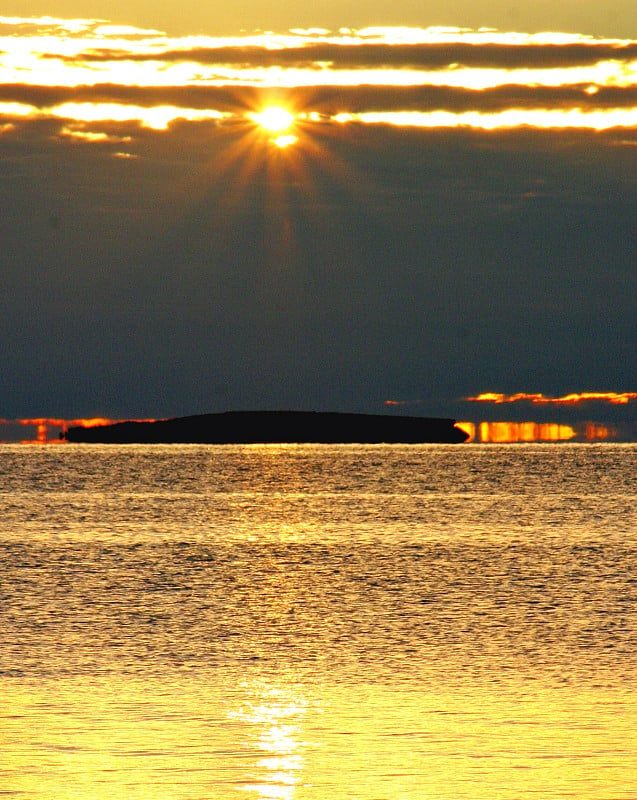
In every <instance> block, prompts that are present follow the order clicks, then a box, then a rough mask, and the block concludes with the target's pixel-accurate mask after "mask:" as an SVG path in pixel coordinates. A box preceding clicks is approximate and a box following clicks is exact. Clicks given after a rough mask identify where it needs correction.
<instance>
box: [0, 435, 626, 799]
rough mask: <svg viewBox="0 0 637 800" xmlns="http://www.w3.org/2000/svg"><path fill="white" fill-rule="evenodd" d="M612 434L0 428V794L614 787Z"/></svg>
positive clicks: (616, 518)
mask: <svg viewBox="0 0 637 800" xmlns="http://www.w3.org/2000/svg"><path fill="white" fill-rule="evenodd" d="M636 496H637V446H635V445H611V444H602V445H569V444H562V445H504V446H499V445H486V446H482V445H457V446H443V445H433V446H432V445H427V446H406V447H405V446H316V445H311V446H271V445H270V446H241V447H215V446H198V445H191V446H157V445H155V446H153V445H151V446H114V445H110V446H92V445H77V446H74V445H60V446H50V447H33V446H20V445H4V446H2V447H0V514H1V516H0V597H1V605H0V609H1V615H2V616H1V620H0V623H1V625H0V691H1V695H0V697H1V699H2V702H1V704H0V797H9V798H17V799H18V800H71V799H72V798H77V799H78V800H80V799H81V800H229V799H230V798H233V799H234V800H249V799H251V800H327V799H328V798H330V799H332V798H333V800H522V799H524V800H526V799H527V798H529V799H530V798H534V799H536V800H554V799H556V798H560V800H561V799H563V798H577V800H635V798H637V733H636V731H637V699H636V697H637V696H636V689H635V687H636V686H637V625H636V613H635V611H636V605H637V510H636V503H635V498H636Z"/></svg>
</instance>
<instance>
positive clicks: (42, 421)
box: [0, 417, 160, 444]
mask: <svg viewBox="0 0 637 800" xmlns="http://www.w3.org/2000/svg"><path fill="white" fill-rule="evenodd" d="M159 421H160V420H159V419H110V418H108V417H82V418H79V419H62V418H61V417H21V418H18V419H0V425H19V426H22V427H27V428H29V427H34V428H35V429H36V438H35V439H21V440H20V443H21V444H52V443H55V442H60V441H62V440H61V439H60V438H59V437H57V436H56V437H55V438H53V439H49V438H48V434H49V428H59V429H60V431H61V432H62V433H64V432H65V431H66V430H68V428H72V427H82V428H96V427H98V426H100V425H115V424H116V423H118V422H159ZM0 441H1V440H0Z"/></svg>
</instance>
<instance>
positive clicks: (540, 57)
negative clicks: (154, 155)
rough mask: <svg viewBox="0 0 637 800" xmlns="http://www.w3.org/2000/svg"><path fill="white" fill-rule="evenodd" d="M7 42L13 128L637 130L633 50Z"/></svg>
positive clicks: (44, 29)
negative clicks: (295, 124)
mask: <svg viewBox="0 0 637 800" xmlns="http://www.w3.org/2000/svg"><path fill="white" fill-rule="evenodd" d="M0 30H1V31H2V32H4V33H5V34H6V33H7V32H8V33H9V34H10V35H5V36H3V37H2V38H1V39H0V51H1V52H0V79H1V83H0V113H1V114H2V115H3V116H4V117H5V120H8V121H10V122H11V121H12V119H11V118H13V117H15V118H16V120H19V119H20V118H22V119H24V118H28V117H31V116H35V117H37V116H40V117H41V116H43V115H44V116H53V117H57V118H64V119H70V120H73V119H76V121H78V122H82V123H87V122H89V121H96V120H99V119H102V120H108V119H111V118H113V119H115V120H123V119H128V118H130V119H131V120H134V119H139V120H140V121H142V122H143V123H144V124H148V125H150V126H151V127H157V126H160V127H163V126H165V125H166V124H169V123H170V121H171V120H172V119H177V118H180V117H181V118H185V119H221V118H224V119H230V120H232V119H242V118H244V117H245V114H246V113H247V112H249V111H250V110H253V109H254V108H255V107H258V106H260V105H263V103H264V102H273V101H274V102H281V103H285V104H287V105H290V106H291V107H292V108H293V110H294V111H296V112H297V113H299V114H302V115H306V116H310V115H313V116H312V119H313V121H314V122H319V121H329V120H336V121H344V120H346V119H347V120H348V121H352V119H353V120H356V121H359V122H368V123H369V122H388V123H391V124H397V125H401V124H403V122H404V123H405V124H409V125H419V124H422V125H423V126H424V127H431V126H436V125H441V126H446V125H455V124H459V125H469V126H476V127H481V122H482V121H481V119H480V115H483V114H484V115H489V120H485V127H494V126H495V127H498V125H499V124H500V122H501V125H502V127H510V126H516V125H531V126H534V125H535V124H537V127H591V128H596V129H603V128H608V127H615V126H619V127H633V126H634V125H635V124H636V119H635V115H636V113H637V112H636V109H637V42H634V41H630V40H609V39H594V38H592V37H585V36H581V37H580V36H577V35H574V34H564V35H562V34H550V35H549V34H545V35H534V36H533V35H529V36H525V35H523V34H507V33H500V32H497V31H469V30H460V29H440V28H435V29H391V28H388V29H368V30H366V31H352V30H344V31H341V32H339V33H337V34H332V33H328V32H317V31H296V32H293V33H287V34H285V35H278V36H277V35H269V36H268V35H264V34H260V35H256V36H248V35H246V36H245V37H233V38H231V39H227V40H222V39H219V38H218V37H217V38H206V37H183V38H182V39H175V38H174V37H173V38H169V37H167V36H164V35H161V34H159V33H158V32H154V31H145V30H137V29H135V28H122V27H118V26H108V25H106V24H104V23H103V22H101V21H96V20H75V21H63V20H50V19H42V20H39V21H38V20H32V21H28V22H27V21H25V20H22V19H19V18H16V19H13V20H11V19H8V18H0ZM16 34H18V35H16ZM87 104H89V105H93V106H95V107H96V108H95V109H94V110H93V111H90V112H89V111H88V110H87V108H86V105H87ZM114 106H122V107H125V109H124V108H122V109H120V110H115V109H114V108H113V107H114ZM157 107H161V109H162V111H161V113H155V114H154V116H153V115H148V114H146V113H145V112H144V110H143V109H153V108H157ZM170 109H172V111H171V110H170ZM431 112H444V114H443V115H438V116H437V117H435V116H434V117H432V116H431ZM536 112H540V114H539V116H538V114H537V113H536ZM562 113H564V114H565V116H564V118H563V119H560V114H562ZM383 114H385V115H387V116H386V117H385V118H383V117H382V115H383ZM407 114H409V115H410V116H407ZM372 115H376V116H375V117H372ZM378 115H381V116H380V117H379V116H378ZM397 115H398V116H397ZM454 115H459V116H458V119H457V120H454V118H453V117H454ZM494 115H496V119H494ZM497 115H501V116H500V118H499V119H498V118H497ZM158 120H159V121H158ZM13 121H15V120H13Z"/></svg>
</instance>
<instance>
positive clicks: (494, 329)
mask: <svg viewBox="0 0 637 800" xmlns="http://www.w3.org/2000/svg"><path fill="white" fill-rule="evenodd" d="M30 24H31V25H33V29H37V30H38V31H41V30H42V29H44V28H46V29H47V30H48V31H49V33H50V32H51V30H58V28H56V25H57V23H55V22H54V21H53V22H51V21H48V22H46V23H44V22H40V23H38V24H37V25H36V24H35V23H30ZM82 24H83V25H84V27H82V25H80V23H79V22H78V23H77V25H75V26H74V25H71V24H69V25H67V28H70V29H74V30H75V31H76V32H75V33H73V34H72V35H71V36H70V37H66V38H67V39H68V41H65V40H63V38H62V37H60V39H59V41H58V42H57V47H58V49H59V54H61V57H60V59H58V60H56V59H50V58H46V59H42V58H40V56H39V55H38V54H37V53H38V52H40V51H42V52H44V47H43V46H41V45H42V43H41V42H40V43H39V44H38V47H40V51H37V47H36V42H35V41H32V42H27V43H26V44H27V45H28V47H27V49H26V50H22V51H21V53H18V52H15V53H14V57H15V59H17V61H18V62H20V64H21V65H22V67H21V69H20V70H19V71H18V70H17V69H16V71H15V73H14V76H13V79H12V80H11V81H10V82H7V83H6V84H5V85H4V86H2V87H0V111H2V112H3V113H2V116H1V117H0V158H1V159H2V163H3V170H2V175H1V176H0V188H1V190H2V191H1V192H0V212H1V213H0V235H1V236H2V242H3V255H2V267H3V268H2V271H1V272H0V336H2V341H3V345H4V346H3V348H2V353H1V354H0V374H2V382H3V383H2V385H3V398H2V400H3V404H4V405H3V408H2V416H3V417H5V418H11V419H14V418H18V417H21V418H25V417H33V418H35V417H40V416H46V417H48V416H60V417H86V416H90V415H95V416H99V415H106V416H109V417H113V418H125V417H130V416H134V417H149V416H153V417H156V416H162V417H163V416H172V415H177V414H185V413H197V412H204V411H215V410H224V409H227V408H245V407H253V408H254V407H299V408H324V409H328V408H329V409H334V408H340V409H343V410H348V409H349V410H368V411H380V410H382V409H383V403H384V400H385V399H386V398H387V397H398V398H402V397H418V398H422V399H423V400H424V401H425V402H424V403H423V406H422V410H423V413H441V414H444V413H447V412H448V411H449V408H450V403H451V399H453V398H459V397H466V396H473V395H476V394H477V393H478V392H480V391H482V390H483V388H485V387H486V388H490V387H494V389H495V390H497V391H501V392H507V393H509V394H513V393H515V392H518V391H520V390H522V389H524V390H526V389H527V388H528V387H533V388H535V387H537V391H542V392H544V393H546V394H551V395H554V396H561V395H564V394H566V393H568V392H570V391H572V390H573V387H578V388H581V387H584V388H592V389H595V388H601V389H604V390H608V389H609V387H610V388H612V389H617V390H620V391H623V390H625V389H626V387H628V388H633V387H630V386H629V383H630V379H631V376H632V375H634V374H635V368H636V367H637V363H636V362H635V354H634V352H633V350H634V348H633V346H632V343H633V342H634V341H635V337H636V336H637V329H636V328H635V315H634V302H633V298H634V296H635V290H636V289H637V286H636V285H635V280H636V279H635V271H634V264H635V256H636V255H637V254H636V253H635V244H634V236H633V227H634V218H635V213H636V212H637V184H635V180H634V177H633V176H634V163H633V162H634V149H633V147H632V146H629V145H633V144H634V143H635V142H637V135H636V134H635V127H632V128H631V127H624V128H622V129H621V130H619V129H612V128H610V129H607V130H601V131H599V132H598V131H594V130H592V128H591V129H582V130H576V129H575V128H570V129H569V128H565V129H561V128H559V126H557V125H556V126H554V127H551V128H547V129H544V128H541V127H540V125H539V124H537V123H536V124H531V123H533V120H537V119H539V118H538V117H533V116H531V112H534V111H536V110H540V111H542V110H544V111H552V112H556V113H557V112H560V113H561V112H564V111H573V109H582V110H586V111H588V112H603V111H617V109H619V110H627V111H631V109H632V108H633V107H634V99H635V85H634V83H631V81H632V78H631V77H630V71H629V72H628V73H626V72H622V70H621V69H619V67H617V65H616V64H615V65H612V66H609V67H607V68H605V69H606V72H604V71H603V70H602V72H596V73H595V74H596V75H597V76H598V77H599V81H600V82H599V84H597V85H595V86H594V87H593V88H594V91H591V84H589V83H587V82H576V83H569V82H566V83H564V84H562V83H561V82H560V80H557V78H558V76H557V74H555V73H554V72H550V74H549V75H547V76H545V79H544V80H543V81H541V82H539V83H538V84H537V85H535V83H534V82H532V81H528V82H517V83H514V84H512V83H507V82H502V81H503V80H505V79H506V78H507V77H510V74H509V71H507V70H505V72H503V73H502V74H501V75H500V73H498V76H496V78H494V80H493V81H491V84H493V85H488V86H486V87H485V88H482V89H478V88H476V87H475V86H474V85H473V84H472V83H471V82H469V81H465V78H466V77H467V74H465V73H464V71H463V69H453V70H447V71H439V72H438V73H436V74H437V75H438V78H439V79H440V81H441V82H440V83H439V84H437V85H434V84H432V82H431V80H430V78H431V72H430V71H429V70H428V69H420V68H419V69H417V70H416V71H415V72H413V69H412V68H413V66H414V65H413V63H412V64H410V66H408V67H405V69H400V70H398V69H396V70H394V67H396V66H397V65H398V64H399V63H404V62H401V61H400V60H399V58H402V59H404V58H405V55H404V53H402V54H401V53H400V52H398V53H397V60H396V63H395V64H394V65H393V67H392V70H390V73H389V74H386V73H385V71H384V70H383V69H378V70H375V71H373V77H374V79H375V80H376V79H377V82H376V83H375V84H365V83H362V82H361V81H360V75H359V80H358V82H357V83H352V84H338V83H335V80H336V78H335V75H336V73H338V72H339V70H332V69H321V70H317V69H315V68H314V67H313V68H312V70H310V71H307V70H306V71H304V72H303V73H302V74H298V73H295V72H294V70H293V69H292V70H291V72H290V69H289V65H288V66H286V67H285V68H284V69H281V70H279V72H278V73H274V72H268V71H267V70H266V72H254V73H246V72H245V71H243V67H242V68H241V69H240V70H237V71H236V72H227V73H225V74H221V72H220V71H219V70H218V69H217V65H213V66H214V71H211V72H210V73H208V72H205V69H204V68H205V64H203V62H200V63H199V64H198V65H196V66H195V67H193V66H192V64H194V63H195V62H189V63H187V64H185V66H184V64H183V63H182V62H177V61H175V62H163V64H164V67H165V68H162V69H158V67H157V64H154V63H151V64H148V65H146V64H145V62H144V61H143V60H142V61H141V62H139V63H136V62H135V63H133V67H131V65H130V63H129V62H122V64H120V66H119V67H117V65H116V66H113V65H112V64H111V63H110V62H99V61H95V62H93V63H92V67H91V69H90V70H89V69H86V64H85V62H83V61H82V58H81V54H85V53H86V52H88V45H87V41H86V40H87V38H91V37H92V41H91V46H92V47H95V46H99V47H100V48H102V47H103V46H104V37H106V38H107V42H110V41H111V39H110V38H109V37H112V39H113V42H112V45H113V47H114V49H116V50H118V51H119V52H127V51H130V52H132V53H138V52H141V51H140V50H138V49H137V48H138V46H141V45H142V44H143V48H144V52H146V51H149V50H151V49H152V50H153V52H155V53H162V52H167V51H168V50H171V51H174V50H175V49H176V48H175V47H174V46H173V43H167V42H166V41H165V39H166V37H161V36H157V35H156V34H155V33H152V32H151V33H147V32H140V34H139V36H137V34H136V33H135V32H132V33H131V32H130V31H128V32H127V33H126V34H125V35H124V34H123V33H122V32H121V31H118V32H113V33H112V34H111V33H109V32H108V31H107V32H106V33H103V34H102V35H101V38H99V37H97V36H96V35H95V31H96V29H97V25H98V23H96V22H85V23H82ZM100 24H102V25H103V23H100ZM38 25H39V27H38ZM61 29H62V27H61V25H60V26H59V30H61ZM357 35H358V34H357ZM404 35H406V34H405V33H404V32H403V36H404ZM419 35H421V36H422V35H424V34H422V32H420V33H419ZM462 35H463V34H461V33H458V32H456V33H454V36H456V38H461V37H462ZM467 35H468V34H467ZM490 35H491V38H492V39H493V38H494V37H495V34H494V33H492V34H490ZM373 36H376V34H372V33H368V34H365V35H359V36H358V38H359V39H361V40H363V41H367V40H368V39H370V38H372V37H373ZM24 38H26V39H28V38H29V37H28V36H26V37H24ZM36 38H37V37H36ZM300 38H302V41H303V42H306V43H307V44H308V46H309V47H311V46H313V43H312V37H311V36H310V35H305V34H304V35H303V36H301V35H300V34H299V35H296V36H292V41H293V42H294V43H295V44H294V45H293V46H294V48H296V50H300V49H302V48H300V47H299V39H300ZM377 38H378V37H377ZM115 40H116V41H115ZM123 40H125V42H124V43H123ZM151 40H152V41H151ZM286 42H287V40H285V41H283V42H279V44H282V45H283V51H282V50H281V49H279V50H276V51H273V54H268V58H275V57H276V58H277V59H278V62H277V63H278V64H279V65H280V64H282V63H283V61H282V59H283V58H284V57H282V55H281V53H282V52H285V50H286V48H287V47H289V46H290V45H289V43H288V44H286ZM140 43H141V44H140ZM24 44H25V43H24V42H21V46H23V45H24ZM115 44H116V45H117V47H115ZM492 44H493V42H491V45H492ZM536 44H537V45H538V46H539V44H540V43H537V42H536ZM580 44H582V45H583V46H588V45H587V43H586V42H581V43H580ZM9 45H10V46H11V47H14V48H16V47H17V43H16V42H14V41H12V42H9V43H8V44H7V41H6V39H5V40H4V41H3V42H1V43H0V49H3V50H4V51H5V52H8V48H9ZM169 45H170V46H169ZM328 45H329V47H332V48H334V49H336V45H335V44H334V43H332V42H326V43H324V44H323V45H321V46H325V47H327V46H328ZM488 45H489V42H482V43H481V42H480V41H477V42H476V43H472V44H471V46H472V47H473V46H475V47H478V48H481V47H487V46H488ZM317 46H318V44H317ZM338 46H339V47H340V46H344V45H338ZM357 46H358V45H357ZM393 46H394V45H389V44H388V45H387V46H386V47H385V49H386V50H388V49H389V50H391V47H393ZM419 46H420V45H419ZM523 46H527V45H520V47H523ZM556 46H557V45H556V44H555V43H553V44H552V45H551V47H553V48H554V49H555V47H556ZM569 46H570V45H569ZM590 46H591V47H593V45H592V44H591V45H590ZM604 46H607V45H604ZM250 47H253V45H250ZM347 47H348V48H349V49H350V50H354V49H355V48H354V47H353V46H352V47H350V45H347ZM547 47H548V45H547ZM47 48H48V49H47V50H46V52H47V53H48V54H49V55H54V53H53V52H52V47H51V39H50V37H49V39H48V41H47ZM189 48H190V49H192V48H195V49H197V48H198V52H199V51H201V43H200V42H199V43H197V42H195V41H192V42H190V41H185V40H184V41H182V49H184V50H188V49H189ZM404 49H405V48H404V47H403V50H404ZM36 51H37V52H36ZM343 52H345V51H343ZM34 53H35V56H34ZM359 55H360V54H359ZM527 55H528V54H527ZM347 57H348V58H349V57H350V56H347ZM386 57H387V56H384V58H386ZM366 58H367V59H368V60H369V56H366ZM294 63H295V64H296V62H294ZM29 65H30V66H29ZM591 65H593V66H595V69H597V66H596V65H597V62H594V64H593V62H592V61H591ZM26 66H28V69H27V68H25V67H26ZM147 66H148V67H149V69H148V71H145V70H146V67H147ZM257 66H259V65H256V64H253V65H252V67H255V68H256V67H257ZM349 66H351V64H350V65H349ZM349 66H348V67H347V69H349ZM624 66H625V65H624ZM120 67H121V71H119V69H120ZM138 67H139V70H141V71H138ZM260 67H264V64H261V65H260ZM202 69H204V72H202V71H201V70H202ZM268 69H269V66H268ZM347 69H346V68H345V67H344V69H343V70H342V71H345V72H346V71H347ZM472 69H473V68H472ZM175 70H182V71H181V72H179V71H175ZM309 72H311V73H312V75H313V78H312V82H309V81H308V82H306V79H307V78H308V74H309ZM356 72H357V74H358V73H361V69H358V68H357V70H356ZM478 72H479V73H480V74H482V73H481V71H480V70H478ZM288 73H289V74H288ZM396 73H401V74H402V73H406V74H407V75H408V76H409V77H410V79H411V77H412V74H413V75H415V76H416V78H417V80H418V81H420V83H412V84H408V85H397V83H396V81H397V80H398V77H399V76H398V75H397V74H396ZM443 73H444V74H443ZM213 74H214V75H216V78H213V77H212V76H213ZM275 74H279V76H280V78H281V82H280V83H278V84H277V83H276V82H275V81H274V79H273V77H272V76H273V75H275ZM364 74H365V75H367V73H364ZM472 74H474V73H472ZM454 75H455V76H456V77H457V78H458V80H457V85H454V84H452V79H454ZM458 76H459V77H458ZM604 76H605V77H604ZM622 76H623V77H622ZM627 76H628V77H627ZM341 77H342V76H341ZM518 77H520V76H519V75H518ZM567 77H569V78H570V77H573V76H572V75H570V73H569V75H567ZM579 77H581V75H580V74H579V73H578V78H579ZM177 78H179V80H177ZM474 78H475V74H474ZM602 78H603V79H604V81H606V82H605V83H604V82H603V81H602ZM620 78H621V82H616V81H619V79H620ZM472 80H473V79H472ZM391 81H394V83H393V84H392V83H391ZM487 83H488V82H487ZM274 101H277V102H281V103H285V104H289V105H290V106H291V108H292V109H293V110H294V111H295V112H296V113H297V114H298V115H299V118H298V121H297V123H296V128H295V136H296V137H297V141H296V142H295V144H294V145H292V146H290V147H288V148H286V149H284V150H282V149H278V148H276V147H274V146H273V145H272V141H271V139H270V138H269V136H268V134H267V132H264V131H261V130H259V128H258V126H257V125H256V124H255V123H254V122H252V121H251V120H250V118H249V116H248V114H249V113H250V112H252V110H254V109H255V108H257V107H259V106H260V105H262V104H266V103H268V102H274ZM520 109H522V110H525V109H526V110H527V111H528V112H529V115H528V116H527V117H522V119H526V120H527V123H526V124H523V123H517V124H514V125H511V126H510V127H504V126H498V125H495V127H494V128H493V129H487V128H486V127H480V125H479V124H478V123H479V120H478V122H476V123H475V124H473V125H472V126H461V125H458V126H457V127H452V126H451V124H452V122H453V120H455V121H456V122H457V123H461V122H462V120H463V119H464V118H463V117H462V115H463V114H464V113H466V112H477V113H478V114H481V115H486V114H504V113H511V112H513V111H515V110H518V111H519V110H520ZM191 110H194V111H197V112H203V113H202V114H201V116H196V115H193V116H191V117H190V118H188V119H186V118H185V117H188V116H189V114H190V111H191ZM405 111H409V112H415V113H416V114H424V113H429V112H431V114H435V113H436V112H439V111H444V112H448V113H449V115H451V118H452V120H451V122H448V123H447V124H445V125H439V124H438V125H436V124H434V125H433V126H431V127H426V126H425V125H424V124H423V125H421V126H420V127H419V126H418V125H415V126H413V127H412V126H411V125H410V124H408V120H407V118H405V117H402V116H396V117H393V118H391V117H389V116H383V117H380V118H379V119H380V121H379V119H377V120H376V121H375V122H373V123H372V122H370V121H369V118H367V117H365V116H364V115H366V114H370V113H371V112H379V113H381V114H389V113H395V114H397V115H400V114H403V113H404V112H405ZM147 112H153V114H155V116H154V117H153V116H151V115H149V114H147ZM343 113H347V114H349V115H350V117H349V120H350V121H349V122H348V123H347V124H344V123H341V122H339V121H338V119H337V115H340V114H343ZM577 113H578V114H580V115H581V114H582V113H583V112H577ZM206 115H207V118H206ZM626 118H627V117H626ZM391 119H393V120H394V122H395V123H396V124H392V125H390V124H387V122H388V120H391ZM612 119H615V117H613V118H612ZM153 120H154V121H153ZM400 120H402V122H400ZM432 120H434V118H433V117H430V118H429V122H431V121H432ZM434 121H435V120H434Z"/></svg>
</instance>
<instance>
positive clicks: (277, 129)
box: [252, 106, 294, 133]
mask: <svg viewBox="0 0 637 800" xmlns="http://www.w3.org/2000/svg"><path fill="white" fill-rule="evenodd" d="M252 118H253V119H254V121H255V122H256V123H257V125H259V127H261V128H263V129H264V130H266V131H268V132H269V133H283V132H284V131H287V130H289V129H290V128H291V127H292V125H293V124H294V114H292V112H291V111H288V110H287V109H286V108H281V107H280V106H269V107H268V108H264V109H263V111H259V112H258V113H257V114H254V115H253V117H252Z"/></svg>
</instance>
